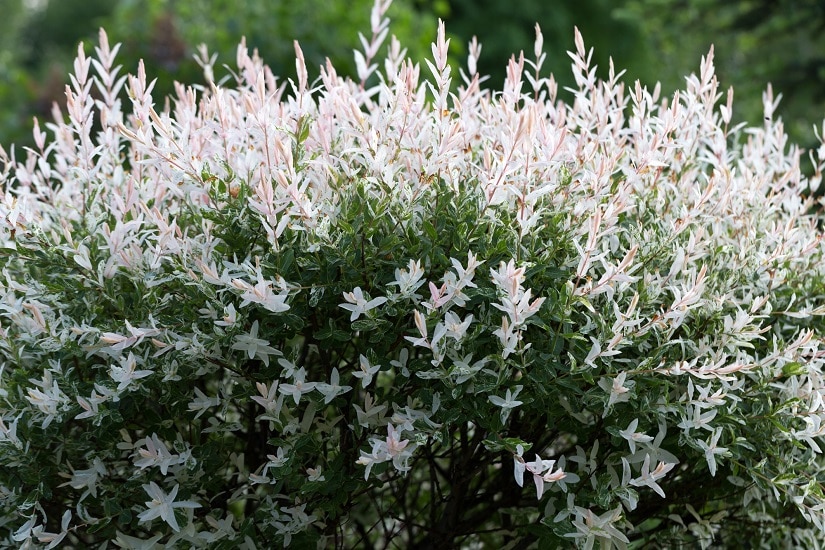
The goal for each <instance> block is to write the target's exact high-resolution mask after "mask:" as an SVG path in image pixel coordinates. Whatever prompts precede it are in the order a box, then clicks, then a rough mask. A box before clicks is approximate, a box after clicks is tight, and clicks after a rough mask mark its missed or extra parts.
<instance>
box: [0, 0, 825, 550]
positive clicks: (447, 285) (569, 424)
mask: <svg viewBox="0 0 825 550" xmlns="http://www.w3.org/2000/svg"><path fill="white" fill-rule="evenodd" d="M387 8H388V5H387V3H386V2H383V1H379V2H377V3H376V6H375V7H374V11H373V13H372V17H371V18H370V21H371V28H370V30H369V31H368V32H367V33H365V34H367V35H368V36H367V40H365V44H364V47H363V50H361V51H360V52H359V53H357V54H356V56H355V59H356V61H355V66H356V74H357V76H356V77H355V79H350V78H345V77H341V76H339V75H338V74H337V73H336V70H335V68H334V67H333V66H332V65H331V64H329V65H327V66H325V67H324V68H322V70H321V74H320V76H319V79H318V80H317V81H314V82H311V81H310V80H309V75H308V70H307V66H306V62H305V56H304V53H303V52H302V50H301V49H300V48H297V47H296V57H297V63H296V69H297V71H296V78H295V79H294V80H292V81H291V82H290V83H289V84H288V86H287V87H284V86H282V85H280V83H279V81H278V80H276V78H275V76H274V74H273V73H272V72H271V71H270V70H269V69H268V68H267V67H266V66H265V65H264V64H263V63H262V61H261V60H260V58H259V57H258V56H256V55H255V54H254V53H253V54H252V55H250V54H249V52H248V51H247V50H246V49H245V48H240V49H239V50H238V54H237V56H236V60H237V68H236V69H235V75H236V77H235V80H234V81H233V82H231V83H227V84H226V85H216V84H215V82H214V80H213V79H212V75H214V69H213V67H212V66H211V64H210V63H211V61H210V59H211V58H210V56H209V54H208V52H204V53H202V55H201V57H200V61H201V63H202V64H203V66H204V72H205V75H206V78H207V81H208V83H207V85H205V86H197V87H186V88H185V87H183V86H178V88H177V92H176V96H175V97H174V98H172V99H170V100H169V101H166V102H160V101H157V100H156V98H154V97H153V96H152V94H151V89H152V86H153V85H152V83H151V81H150V80H149V78H148V77H147V75H146V73H145V71H144V70H143V68H142V67H141V68H139V70H138V72H137V74H136V75H130V76H128V78H127V79H124V78H123V77H121V76H120V73H119V71H118V69H117V64H116V62H115V53H116V50H117V47H114V48H111V47H110V46H109V43H108V38H107V36H106V35H105V34H104V33H101V36H100V40H99V46H98V47H97V48H96V50H95V57H94V58H89V57H87V56H86V53H85V52H84V51H83V49H80V51H79V52H78V54H79V55H78V59H77V61H76V62H75V66H74V75H73V76H72V78H71V83H72V84H71V88H70V92H69V93H68V100H67V117H66V118H64V116H63V115H59V116H57V117H56V119H55V121H54V122H53V123H52V124H50V125H48V126H47V128H46V131H41V129H40V127H39V126H38V127H36V128H35V134H34V141H35V147H34V148H33V149H32V150H30V151H28V152H27V154H26V156H25V158H8V157H6V158H4V162H3V165H2V166H3V172H2V174H3V180H2V181H3V185H4V197H3V200H2V203H0V204H2V206H0V208H1V209H2V210H0V213H1V214H2V218H0V219H2V225H0V228H1V229H0V231H2V233H0V242H2V246H3V251H4V253H3V254H2V255H0V266H2V272H3V279H2V283H0V304H1V305H0V357H2V367H0V399H1V400H2V401H1V402H2V407H0V517H2V523H3V525H4V526H5V528H6V529H7V531H6V532H5V534H4V535H3V536H4V540H3V544H5V545H8V546H14V545H17V546H22V547H35V546H45V547H47V548H48V547H55V546H56V545H58V544H61V543H69V544H72V545H74V546H79V547H81V546H82V547H92V546H98V545H101V544H105V543H108V542H111V543H112V544H114V545H117V546H120V547H124V548H138V547H143V548H152V547H157V546H158V545H164V546H167V547H174V546H176V545H177V546H187V547H206V546H209V547H214V548H253V547H255V545H268V546H273V545H291V546H293V547H299V548H303V547H315V546H317V545H321V546H334V547H367V546H371V545H377V544H386V545H389V544H394V545H398V546H404V547H410V548H419V547H420V548H448V547H455V546H473V545H476V546H478V545H481V546H485V547H503V546H505V545H508V544H510V545H519V546H522V547H524V546H526V547H529V546H531V545H533V546H538V547H559V546H563V545H570V544H575V545H577V546H578V547H581V548H592V547H593V546H594V545H595V544H598V545H600V546H601V547H602V548H610V547H617V548H626V547H634V548H638V547H645V548H655V547H673V546H677V545H680V544H685V545H694V546H696V545H700V546H702V547H708V546H710V545H711V544H720V545H736V546H744V545H748V544H749V545H751V546H760V547H762V546H769V547H787V546H795V547H808V548H814V547H816V546H817V544H818V542H817V541H819V540H821V538H822V532H823V530H825V495H824V494H823V489H822V482H823V480H825V472H823V464H822V460H821V456H820V455H821V450H822V449H821V445H822V430H823V428H822V420H823V415H825V409H823V401H822V396H823V394H825V380H824V379H823V362H825V352H823V340H822V328H823V327H822V320H821V319H822V314H823V313H825V304H824V303H823V296H825V287H824V286H823V277H822V275H823V273H822V272H823V269H825V268H823V266H824V265H825V262H823V253H824V252H825V248H824V245H823V243H822V239H821V233H820V231H819V224H820V222H821V218H820V217H819V216H818V215H817V214H816V213H815V212H816V209H817V208H819V207H820V206H821V201H819V202H818V201H817V199H813V198H810V197H808V196H806V195H805V194H804V191H805V190H807V189H808V188H812V189H816V188H817V187H818V185H819V182H820V179H821V168H822V166H823V165H825V159H823V158H822V157H815V159H814V160H815V164H816V165H817V166H818V169H817V171H816V174H815V175H814V177H813V178H811V179H806V178H804V177H803V176H801V175H800V172H799V166H798V160H799V152H798V150H797V149H796V148H795V147H788V145H787V143H786V136H785V135H784V133H783V130H782V124H781V122H780V121H778V120H777V119H776V117H775V115H774V113H773V110H774V109H775V101H774V98H773V97H771V96H770V95H769V94H766V96H765V98H764V106H765V115H766V117H765V121H764V123H763V124H761V125H760V126H755V127H749V128H744V127H742V126H731V125H730V117H731V112H732V103H731V99H730V97H729V98H728V100H727V101H726V102H725V103H722V104H719V103H718V99H719V92H718V84H717V81H716V77H715V76H714V67H713V58H712V55H711V54H709V55H708V56H707V57H706V58H704V59H703V60H702V64H701V67H700V71H699V73H698V75H691V76H690V77H688V79H687V83H686V87H685V89H684V90H682V91H680V92H679V93H678V94H677V95H676V96H674V97H673V98H672V99H667V100H662V99H661V98H660V97H658V95H657V94H658V92H657V90H653V91H650V90H648V89H646V88H643V87H641V86H640V85H637V86H636V87H635V88H633V89H629V90H628V89H626V88H625V87H624V85H623V84H622V83H621V76H620V75H619V74H616V73H615V71H614V70H613V69H612V68H611V69H610V70H609V71H608V78H607V79H606V80H599V79H597V78H596V77H595V67H593V66H592V64H591V63H590V59H591V53H592V52H591V51H588V50H587V49H586V48H585V46H584V43H583V39H582V36H581V34H579V33H576V35H575V49H574V51H573V52H571V57H572V60H573V76H574V81H575V83H576V84H575V88H574V99H573V101H571V102H568V103H564V102H561V101H559V99H558V96H557V84H556V81H555V79H554V78H553V77H552V76H550V75H545V73H544V72H543V71H542V65H543V61H544V58H545V54H544V51H543V45H542V41H543V39H542V35H541V33H540V32H537V36H536V40H535V46H534V51H533V55H532V56H531V57H532V60H527V61H524V64H523V65H522V64H520V63H518V62H516V61H515V60H513V61H512V62H511V63H510V66H509V68H508V72H507V74H508V78H507V80H506V81H505V83H504V86H503V89H502V90H501V91H498V92H496V93H491V92H489V91H486V90H484V89H482V88H481V87H480V86H479V81H480V75H479V73H478V72H477V70H476V67H477V54H478V49H477V47H473V48H471V49H470V55H469V58H468V60H467V66H466V68H464V69H462V73H461V74H460V76H459V78H460V80H461V82H460V86H458V88H457V90H458V91H457V92H456V93H451V89H452V80H453V74H452V70H451V67H450V65H449V63H448V59H447V52H448V44H447V40H446V38H445V30H444V27H443V26H440V27H439V30H438V34H437V38H436V42H435V44H434V45H433V49H432V52H433V56H432V59H430V60H429V61H428V62H427V64H426V70H429V74H430V76H429V77H426V78H424V77H422V76H421V75H420V71H421V67H420V66H419V65H417V64H413V63H411V62H408V61H405V59H404V53H403V50H401V47H400V44H399V43H398V42H397V41H395V40H393V39H389V40H390V41H389V48H388V49H387V50H386V51H387V54H386V56H383V57H378V53H379V52H381V51H384V48H383V46H384V44H386V40H385V39H387V38H388V37H387V35H386V30H387V25H388V21H387V19H386V18H385V14H386V9H387ZM373 83H374V84H373ZM122 89H125V90H126V91H127V95H128V101H122V100H121V97H122V94H121V93H120V91H121V90H122ZM93 90H94V91H93ZM123 103H127V104H128V105H129V107H128V108H126V107H125V106H124V104H123ZM161 104H163V105H166V108H165V109H160V108H159V107H158V108H156V107H155V105H161ZM821 151H823V152H825V148H823V149H821ZM524 484H527V485H528V487H523V485H524Z"/></svg>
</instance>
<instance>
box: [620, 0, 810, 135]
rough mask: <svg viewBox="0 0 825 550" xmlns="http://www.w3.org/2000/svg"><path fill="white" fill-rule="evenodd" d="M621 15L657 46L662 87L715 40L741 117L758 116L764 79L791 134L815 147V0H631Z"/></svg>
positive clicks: (676, 83)
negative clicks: (777, 98) (778, 99)
mask: <svg viewBox="0 0 825 550" xmlns="http://www.w3.org/2000/svg"><path fill="white" fill-rule="evenodd" d="M616 14H617V16H618V17H620V18H623V19H626V20H628V21H633V22H637V23H638V24H639V25H640V27H641V31H642V34H643V35H644V36H645V37H646V41H647V42H648V47H649V48H650V49H651V50H652V51H654V52H656V56H655V58H656V61H657V63H656V65H657V70H658V71H659V74H658V78H660V79H661V80H662V81H663V84H664V85H665V89H667V90H670V89H676V88H678V87H680V86H681V85H682V71H683V70H685V68H686V67H689V66H690V64H691V63H692V62H693V59H694V58H695V56H697V55H698V54H699V53H701V52H704V51H707V49H708V48H709V47H710V45H711V44H714V45H715V48H716V51H717V52H718V53H719V56H718V57H717V60H718V65H719V67H718V73H719V78H720V80H721V81H722V82H723V83H724V84H725V86H726V87H727V86H729V85H732V86H734V87H735V88H736V95H737V105H738V110H739V114H738V117H739V118H740V119H741V120H746V121H749V122H750V123H758V121H759V120H760V118H761V116H762V103H761V101H760V93H761V91H762V90H763V89H764V88H765V86H766V84H767V83H771V84H772V85H773V89H774V90H775V92H776V93H777V95H779V94H781V95H782V96H783V97H784V99H783V102H782V104H783V108H782V112H783V117H784V119H785V121H786V125H787V126H788V133H789V135H790V136H791V138H792V139H794V140H797V141H800V142H802V143H803V144H804V145H805V146H806V147H817V146H818V140H817V139H816V138H815V137H814V136H813V134H812V131H811V122H810V120H811V117H812V116H819V115H818V114H819V113H822V111H823V108H825V56H823V54H822V52H823V51H825V38H823V36H824V35H823V33H822V29H823V26H825V8H823V4H822V3H821V2H818V1H816V0H778V1H775V0H754V1H748V2H715V1H713V0H629V1H627V2H625V3H624V4H623V5H622V6H621V8H619V9H617V10H616Z"/></svg>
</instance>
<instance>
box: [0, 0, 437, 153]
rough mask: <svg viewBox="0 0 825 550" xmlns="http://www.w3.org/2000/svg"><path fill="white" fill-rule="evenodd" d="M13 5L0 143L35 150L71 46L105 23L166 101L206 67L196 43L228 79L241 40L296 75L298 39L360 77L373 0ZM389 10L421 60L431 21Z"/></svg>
mask: <svg viewBox="0 0 825 550" xmlns="http://www.w3.org/2000/svg"><path fill="white" fill-rule="evenodd" d="M9 1H10V2H11V0H9ZM13 5H14V6H16V10H12V9H11V8H12V6H11V5H10V6H9V7H8V9H6V7H5V5H4V11H5V12H6V14H8V16H9V18H10V22H8V23H7V26H8V27H9V30H10V31H13V32H8V34H6V36H7V37H9V38H8V39H7V40H5V42H6V44H3V42H2V40H3V39H2V38H0V49H3V48H2V46H4V45H5V46H6V47H8V50H7V59H6V62H7V64H6V65H3V63H2V61H3V59H2V58H0V99H2V100H3V101H2V103H1V104H2V105H3V110H2V111H0V116H3V117H5V119H6V120H3V119H0V143H3V144H4V145H6V144H10V143H12V142H14V143H17V144H18V145H20V146H32V145H33V142H32V141H31V137H30V134H31V120H32V117H33V116H38V117H41V118H42V117H44V116H48V115H49V114H50V113H51V109H52V104H53V103H55V102H57V103H58V104H60V105H61V106H64V107H65V95H64V88H65V86H66V84H68V83H69V82H68V81H67V80H66V79H65V74H66V72H67V71H68V70H69V67H71V55H72V52H74V51H75V50H76V47H77V43H78V42H80V41H84V40H85V41H89V40H92V41H93V39H94V38H95V36H96V34H97V31H98V29H99V28H100V27H104V28H106V29H107V30H108V32H109V34H110V36H111V37H112V39H113V40H115V41H118V42H121V43H122V47H121V51H120V57H119V59H120V62H121V64H122V65H123V66H124V68H125V69H126V70H128V71H130V72H135V71H136V69H137V66H138V63H139V61H141V60H143V62H144V64H145V67H146V70H147V71H148V72H149V73H150V74H152V75H153V78H156V79H157V83H156V85H155V90H154V91H155V94H156V96H157V97H159V98H163V97H166V96H167V95H170V94H173V93H174V92H175V82H176V81H177V82H183V83H187V84H191V83H195V82H198V81H199V80H200V78H201V74H202V72H201V68H200V67H199V66H198V64H197V63H196V62H195V61H194V59H193V56H194V55H195V54H197V53H198V45H199V44H202V43H203V44H209V46H210V48H211V49H212V51H213V53H214V54H215V55H217V58H216V63H215V66H216V73H218V76H219V77H222V76H224V74H225V71H224V69H223V67H224V65H225V64H226V65H232V64H233V63H234V60H235V52H236V49H237V43H238V40H239V38H240V37H241V36H245V37H246V43H247V45H248V47H249V48H250V50H253V49H257V50H258V52H259V55H260V56H261V57H262V58H263V59H265V60H266V61H267V63H268V64H269V65H270V66H271V67H272V68H273V70H274V71H275V74H277V75H278V76H279V78H282V79H284V80H286V79H287V78H294V77H295V63H294V49H293V46H292V43H293V40H296V39H297V40H299V41H300V42H301V43H302V44H303V47H304V50H305V56H306V59H307V64H308V66H310V67H314V68H317V67H319V66H321V65H323V64H324V63H325V58H326V56H330V58H331V60H332V62H333V64H334V65H335V66H336V67H337V69H338V71H339V72H340V73H341V74H348V75H354V74H355V72H354V71H355V65H354V63H353V60H352V51H353V49H354V48H357V47H358V46H359V40H358V32H359V31H361V30H362V29H364V28H367V27H368V26H369V9H370V6H371V5H372V2H371V1H370V0H355V1H350V0H347V1H330V0H304V1H302V2H290V1H286V0H278V1H272V0H248V1H245V2H241V3H238V2H229V1H225V0H187V1H179V2H168V1H166V0H116V1H113V0H93V1H92V0H50V1H46V2H44V3H43V6H42V7H40V8H38V9H28V10H26V9H23V8H22V4H21V3H20V2H18V0H14V4H13ZM15 14H17V15H16V16H15ZM390 15H391V16H392V17H393V20H394V21H395V23H394V32H395V34H396V35H397V36H398V37H399V39H400V40H402V41H404V44H405V45H406V46H407V47H408V49H409V52H408V53H409V54H410V55H411V56H413V57H415V58H418V59H421V58H423V57H424V56H425V55H426V53H427V52H428V50H429V42H430V41H431V39H432V36H431V34H432V32H431V29H432V28H434V27H435V18H434V17H432V16H428V15H427V14H426V13H420V12H418V11H416V10H414V9H413V8H412V7H411V6H410V5H409V1H408V0H401V1H397V2H395V4H394V5H393V7H392V9H391V12H390ZM12 22H14V25H12V24H11V23H12ZM216 22H220V24H216ZM4 67H7V69H6V72H5V73H4V72H3V71H2V69H3V68H4ZM23 129H25V132H26V133H25V135H24V134H22V130H23Z"/></svg>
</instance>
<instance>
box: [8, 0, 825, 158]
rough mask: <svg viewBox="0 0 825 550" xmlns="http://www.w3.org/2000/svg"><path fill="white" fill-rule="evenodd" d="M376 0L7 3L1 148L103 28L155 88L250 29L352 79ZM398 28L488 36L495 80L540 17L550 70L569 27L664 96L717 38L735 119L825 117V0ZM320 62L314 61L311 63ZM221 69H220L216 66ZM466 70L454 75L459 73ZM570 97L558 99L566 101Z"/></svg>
mask: <svg viewBox="0 0 825 550" xmlns="http://www.w3.org/2000/svg"><path fill="white" fill-rule="evenodd" d="M372 3H373V2H372V0H0V144H2V145H3V146H4V147H6V148H7V149H8V146H9V145H10V144H12V143H15V144H17V147H20V146H26V145H30V144H31V142H32V138H31V127H32V117H34V116H36V117H39V118H40V119H41V120H42V119H50V112H51V105H52V104H53V102H58V103H60V102H62V101H63V89H64V86H65V84H66V83H67V82H68V78H67V74H68V72H69V71H70V68H71V61H72V59H73V58H74V55H75V53H76V51H77V43H78V42H80V41H84V42H85V43H86V51H87V53H91V52H92V47H93V46H94V44H95V43H96V40H97V30H98V28H100V27H104V28H105V29H107V32H108V33H109V40H110V42H112V43H117V42H121V43H123V46H122V49H121V51H120V55H119V59H120V63H121V64H122V65H123V67H124V70H125V71H128V72H134V71H135V70H136V68H137V64H138V60H139V59H144V60H145V63H146V66H147V73H148V74H149V75H150V78H152V77H157V78H158V84H157V86H156V88H155V90H156V92H155V97H156V98H159V97H160V95H158V94H163V95H166V94H168V93H170V92H171V90H172V82H173V81H174V80H178V81H181V82H185V83H198V82H202V80H203V78H202V72H201V69H200V68H199V67H198V65H197V64H196V63H195V62H194V61H193V59H192V55H193V53H194V52H195V50H196V48H197V46H198V44H200V43H205V44H207V45H208V47H209V50H210V52H214V53H217V54H218V62H217V64H216V67H221V66H222V65H223V64H227V65H229V66H230V67H232V66H233V64H234V60H235V49H236V45H237V43H238V41H239V40H240V38H241V36H246V38H247V44H248V45H249V47H250V49H251V48H257V49H258V50H259V52H260V54H261V56H262V57H263V58H264V60H265V61H266V62H267V63H268V64H269V65H270V66H271V67H272V69H273V71H274V72H275V74H276V75H281V76H282V77H289V76H291V75H292V74H293V72H294V70H295V69H294V51H293V47H292V40H293V39H297V40H299V41H300V42H301V45H302V48H303V50H304V53H305V56H306V58H307V64H308V66H309V67H310V78H313V77H314V76H317V74H318V71H317V66H318V65H320V64H322V63H323V61H324V58H325V57H329V58H330V59H331V60H332V61H333V63H334V64H335V66H336V67H337V68H338V70H339V73H348V74H353V73H354V72H355V67H354V63H353V62H352V50H353V49H354V48H357V47H358V32H359V31H362V32H365V33H366V32H368V30H369V13H370V8H371V6H372ZM390 16H391V18H392V20H393V23H392V27H391V32H392V33H394V34H396V35H397V36H398V37H399V39H400V40H401V42H402V44H403V45H405V46H406V47H407V48H408V55H409V56H411V57H412V58H413V59H416V60H420V59H423V57H425V56H426V55H428V53H429V43H430V41H431V40H432V39H433V38H434V36H435V29H436V21H437V19H438V18H441V19H443V20H445V22H446V26H447V33H448V35H449V37H450V38H451V39H452V41H451V44H450V49H451V51H450V53H451V59H452V62H453V64H454V65H456V66H459V65H463V63H464V59H466V51H467V42H468V41H469V40H470V39H471V37H472V36H473V35H475V36H477V37H478V39H479V41H480V42H481V43H482V45H483V49H482V53H481V60H480V62H479V72H481V73H482V74H489V75H490V77H491V78H490V80H489V81H488V83H487V85H488V86H490V87H492V88H493V89H495V88H497V87H500V86H501V82H502V81H503V79H504V73H505V67H506V64H507V60H508V58H509V56H510V55H511V54H512V53H514V52H515V53H517V52H518V51H519V50H524V51H525V55H526V56H527V57H532V51H533V40H534V36H535V34H534V24H535V23H536V22H538V23H539V24H540V25H541V28H542V32H543V34H544V49H545V51H546V52H547V53H548V59H547V61H546V64H545V70H546V71H552V72H553V73H554V74H555V75H556V79H557V80H558V81H559V83H560V85H562V86H565V85H570V84H571V80H572V78H571V77H570V60H569V58H568V57H567V55H566V53H565V52H566V51H567V50H570V49H573V27H574V26H578V27H579V29H580V30H581V31H582V34H583V35H584V40H585V44H586V45H587V46H588V47H593V48H595V54H594V59H595V62H596V63H598V65H599V73H600V76H604V75H606V72H607V67H608V57H609V56H612V58H613V60H614V63H615V65H616V67H617V69H626V70H627V74H626V76H625V81H626V82H628V83H632V81H634V80H636V79H638V80H640V81H641V82H642V83H643V84H645V85H648V86H651V87H652V85H653V84H655V82H657V81H658V82H661V83H662V88H663V92H664V93H665V94H670V93H672V92H673V91H674V90H676V89H678V88H680V87H681V86H682V85H683V82H684V76H685V75H686V74H689V73H690V72H695V71H698V67H699V61H700V58H701V56H702V55H704V54H706V53H707V51H708V49H709V47H710V45H711V44H715V53H716V57H715V59H716V66H717V74H718V75H719V79H720V81H721V84H722V86H723V89H726V88H727V87H728V86H731V85H732V86H733V87H734V88H735V90H736V94H735V101H734V119H735V121H745V122H748V123H750V124H759V123H760V122H761V118H762V99H761V98H762V91H763V90H764V89H765V87H766V85H767V83H768V82H771V83H772V85H773V88H774V91H775V93H782V95H783V100H782V103H781V104H780V108H779V115H780V116H781V117H782V118H783V120H784V121H785V124H786V128H787V129H788V131H789V132H790V134H791V137H792V139H793V140H794V141H796V142H798V143H800V144H802V145H803V146H809V147H810V146H814V145H815V143H816V141H815V139H814V134H813V125H814V124H817V125H819V124H821V122H822V118H823V115H825V110H823V106H825V33H823V28H825V2H823V1H822V0H738V1H726V2H719V1H718V0H555V1H554V0H395V1H394V3H393V6H392V8H391V11H390ZM313 69H315V70H314V71H313ZM216 72H217V75H216V76H218V78H219V77H220V76H221V74H226V72H225V70H224V72H221V71H216ZM456 74H457V73H456ZM565 94H566V92H562V95H561V96H562V98H565V97H566V95H565Z"/></svg>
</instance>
